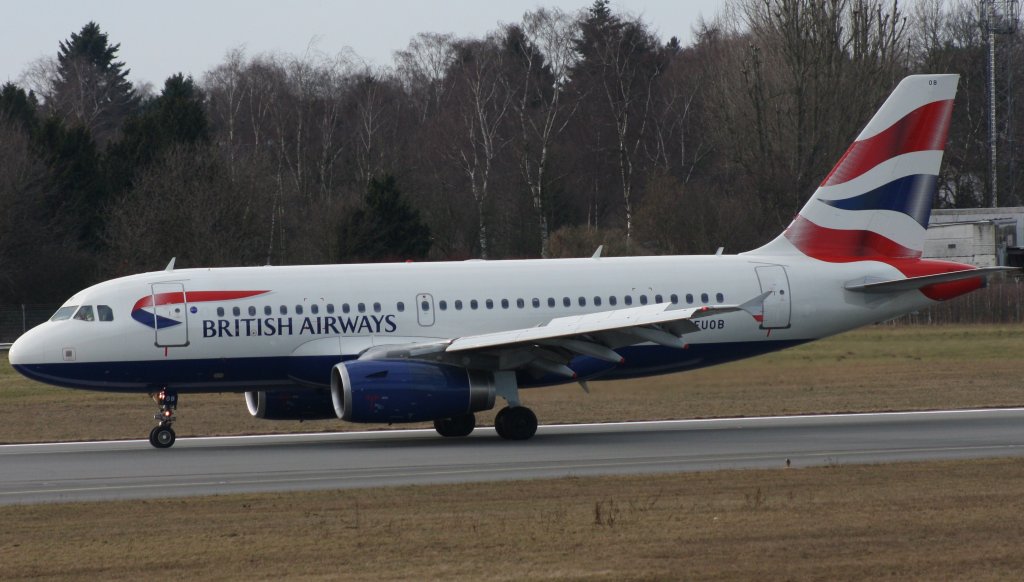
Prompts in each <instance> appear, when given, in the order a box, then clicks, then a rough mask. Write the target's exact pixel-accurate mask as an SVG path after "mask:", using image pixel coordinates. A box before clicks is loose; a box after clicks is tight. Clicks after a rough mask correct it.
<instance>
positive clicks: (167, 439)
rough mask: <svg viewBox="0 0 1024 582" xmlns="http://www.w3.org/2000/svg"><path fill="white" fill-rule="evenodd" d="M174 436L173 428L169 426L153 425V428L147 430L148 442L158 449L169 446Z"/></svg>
mask: <svg viewBox="0 0 1024 582" xmlns="http://www.w3.org/2000/svg"><path fill="white" fill-rule="evenodd" d="M176 438H177V435H175V434H174V429H173V428H171V427H169V426H154V427H153V430H151V431H149V444H151V445H153V446H154V447H156V448H158V449H166V448H169V447H170V446H171V445H173V444H174V440H175V439H176Z"/></svg>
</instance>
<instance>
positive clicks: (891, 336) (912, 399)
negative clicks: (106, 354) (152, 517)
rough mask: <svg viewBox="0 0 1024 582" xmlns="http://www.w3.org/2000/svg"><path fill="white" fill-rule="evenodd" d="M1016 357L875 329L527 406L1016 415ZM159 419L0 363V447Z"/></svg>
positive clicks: (235, 416) (211, 428) (997, 336)
mask: <svg viewBox="0 0 1024 582" xmlns="http://www.w3.org/2000/svg"><path fill="white" fill-rule="evenodd" d="M1022 347H1024V326H987V325H986V326H937V327H899V328H897V327H889V326H875V327H870V328H865V329H862V330H858V331H854V332H850V333H847V334H844V335H841V336H837V337H834V338H830V339H826V340H823V341H820V342H815V343H812V344H808V345H805V346H801V347H798V348H794V349H791V350H787V351H783V352H778V353H775V354H769V355H766V356H761V357H758V358H754V359H751V360H745V361H741V362H735V363H732V364H727V365H724V366H717V367H713V368H708V369H704V370H696V371H692V372H685V373H682V374H673V375H669V376H661V377H654V378H644V379H638V380H630V381H621V382H594V383H592V384H591V394H589V395H587V394H584V393H583V391H582V390H580V388H579V386H577V385H575V384H573V385H568V386H563V387H557V388H546V389H537V390H527V391H524V393H523V400H524V402H525V403H526V404H527V405H529V406H531V407H532V408H533V409H534V410H535V411H536V412H537V415H538V417H539V418H540V421H541V422H542V423H562V422H600V421H622V420H643V419H667V418H694V417H698V418H699V417H722V416H755V415H777V414H798V413H821V412H848V411H878V410H922V409H938V408H960V407H987V406H1016V405H1020V404H1024V363H1022V360H1021V357H1020V356H1021V349H1022ZM499 406H500V403H499ZM154 412H156V405H155V404H153V402H152V401H151V400H150V399H149V398H148V397H146V396H145V395H123V394H107V393H101V392H86V391H78V390H65V389H61V388H53V387H49V386H45V385H43V384H39V383H36V382H32V381H29V380H26V379H24V378H22V377H21V376H19V375H18V374H17V373H15V372H14V371H13V370H12V369H11V368H10V366H9V365H7V364H6V362H0V443H15V442H38V441H58V440H95V439H121V438H144V437H145V436H146V435H147V434H148V433H149V429H150V428H151V426H152V417H153V413H154ZM493 413H494V411H492V412H490V413H483V414H481V415H479V422H480V423H481V424H489V423H490V422H491V419H492V418H493ZM178 419H179V420H178V423H177V424H175V429H176V430H177V431H178V434H179V436H190V435H221V434H252V433H269V432H306V431H310V432H316V431H336V430H352V429H365V428H367V426H366V425H349V424H346V423H343V422H341V421H315V422H305V423H299V422H288V421H262V420H257V419H253V418H251V417H250V416H249V414H248V412H247V411H246V409H245V403H244V400H243V397H242V395H240V394H210V395H185V396H182V398H181V403H180V405H179V407H178ZM374 428H386V427H374Z"/></svg>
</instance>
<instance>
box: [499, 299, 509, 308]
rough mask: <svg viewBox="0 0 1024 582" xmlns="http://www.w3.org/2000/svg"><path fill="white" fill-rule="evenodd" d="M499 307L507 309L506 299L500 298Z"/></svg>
mask: <svg viewBox="0 0 1024 582" xmlns="http://www.w3.org/2000/svg"><path fill="white" fill-rule="evenodd" d="M501 308H502V309H508V299H502V300H501Z"/></svg>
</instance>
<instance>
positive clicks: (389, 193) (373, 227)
mask: <svg viewBox="0 0 1024 582" xmlns="http://www.w3.org/2000/svg"><path fill="white" fill-rule="evenodd" d="M430 246H431V242H430V228H429V227H428V226H427V225H426V224H425V223H424V222H423V220H422V219H421V217H420V213H419V211H418V210H416V209H415V208H413V207H412V206H410V205H409V203H408V202H406V201H405V199H403V198H402V193H401V191H399V189H398V186H397V185H396V184H395V177H394V176H392V175H390V174H388V175H385V176H384V177H383V178H381V179H378V178H374V179H372V180H370V184H369V186H368V188H367V190H366V198H365V205H364V206H363V207H362V208H358V209H356V210H355V211H354V212H352V213H350V214H348V215H347V216H346V218H345V220H343V221H342V223H341V225H340V231H339V232H338V247H339V251H340V259H341V260H361V261H370V262H372V261H384V260H408V259H423V258H425V257H426V256H427V252H429V251H430Z"/></svg>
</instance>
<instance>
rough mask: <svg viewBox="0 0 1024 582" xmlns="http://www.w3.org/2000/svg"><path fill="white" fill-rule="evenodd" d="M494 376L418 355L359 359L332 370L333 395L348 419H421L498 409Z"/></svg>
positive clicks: (338, 410) (337, 409)
mask: <svg viewBox="0 0 1024 582" xmlns="http://www.w3.org/2000/svg"><path fill="white" fill-rule="evenodd" d="M494 396H495V386H494V375H493V374H491V373H489V372H479V371H473V370H466V369H465V368H460V367H458V366H450V365H447V364H435V363H432V362H420V361H417V360H355V361H351V362H343V363H341V364H338V365H336V366H334V369H333V370H331V400H332V402H333V403H334V412H335V414H337V416H338V418H340V419H342V420H347V421H349V422H386V423H392V422H420V421H424V420H437V419H441V418H451V417H453V416H458V415H461V414H466V413H469V412H476V411H478V410H490V409H491V408H494Z"/></svg>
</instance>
